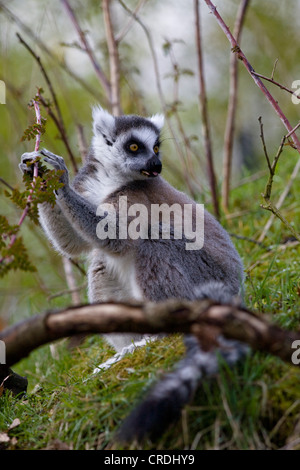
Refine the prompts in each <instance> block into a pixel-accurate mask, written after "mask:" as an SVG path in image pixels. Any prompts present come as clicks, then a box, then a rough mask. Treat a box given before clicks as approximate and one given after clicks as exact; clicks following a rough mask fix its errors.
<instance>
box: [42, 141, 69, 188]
mask: <svg viewBox="0 0 300 470" xmlns="http://www.w3.org/2000/svg"><path fill="white" fill-rule="evenodd" d="M41 154H42V156H43V157H44V161H45V162H46V163H49V164H50V165H52V166H53V167H54V168H55V170H63V172H64V173H63V175H62V176H61V177H60V181H61V182H62V183H64V184H68V182H69V177H68V175H69V172H68V169H67V167H66V164H65V161H64V159H63V158H62V157H59V156H58V155H55V154H54V153H52V152H49V150H46V149H43V150H41Z"/></svg>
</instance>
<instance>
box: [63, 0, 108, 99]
mask: <svg viewBox="0 0 300 470" xmlns="http://www.w3.org/2000/svg"><path fill="white" fill-rule="evenodd" d="M60 1H61V3H62V4H63V6H64V7H65V9H66V11H67V13H68V15H69V17H70V19H71V21H72V23H73V25H74V27H75V29H76V31H77V33H78V35H79V37H80V40H81V42H82V45H83V47H84V50H85V52H86V53H87V55H88V57H89V59H90V61H91V63H92V65H93V67H94V70H95V72H96V75H97V77H98V79H99V81H100V83H101V85H102V87H103V89H104V91H105V94H106V96H107V98H108V99H109V98H110V83H109V81H108V80H107V78H106V76H105V74H104V72H103V71H102V69H101V67H100V65H99V64H98V62H97V60H96V58H95V55H94V53H93V50H92V49H91V47H90V45H89V43H88V40H87V38H86V35H85V33H84V32H83V31H82V29H81V28H80V26H79V23H78V20H77V18H76V16H75V13H74V11H73V9H72V8H71V6H70V4H69V1H68V0H60Z"/></svg>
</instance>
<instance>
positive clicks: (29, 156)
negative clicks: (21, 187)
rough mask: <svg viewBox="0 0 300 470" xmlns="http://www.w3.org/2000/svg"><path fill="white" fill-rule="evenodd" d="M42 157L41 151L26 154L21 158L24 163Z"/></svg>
mask: <svg viewBox="0 0 300 470" xmlns="http://www.w3.org/2000/svg"><path fill="white" fill-rule="evenodd" d="M41 156H42V155H41V152H39V151H37V152H25V153H23V155H22V156H21V162H22V163H24V162H26V161H33V160H35V159H36V158H37V157H41Z"/></svg>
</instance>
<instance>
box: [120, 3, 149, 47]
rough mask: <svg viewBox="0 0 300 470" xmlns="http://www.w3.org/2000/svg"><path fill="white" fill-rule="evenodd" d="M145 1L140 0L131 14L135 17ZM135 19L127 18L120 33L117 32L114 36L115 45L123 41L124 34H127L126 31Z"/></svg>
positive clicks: (132, 17)
mask: <svg viewBox="0 0 300 470" xmlns="http://www.w3.org/2000/svg"><path fill="white" fill-rule="evenodd" d="M146 1H147V0H140V1H139V3H138V4H137V6H136V8H135V9H134V11H133V13H134V15H137V14H138V12H139V11H140V10H141V8H142V7H143V6H144V4H145V3H146ZM134 21H135V19H134V16H131V17H130V18H129V21H128V23H127V24H125V25H124V27H123V29H122V31H120V32H119V34H117V36H116V41H117V43H120V42H121V41H123V39H124V37H125V36H126V34H127V33H128V31H130V29H131V27H132V25H133V23H134Z"/></svg>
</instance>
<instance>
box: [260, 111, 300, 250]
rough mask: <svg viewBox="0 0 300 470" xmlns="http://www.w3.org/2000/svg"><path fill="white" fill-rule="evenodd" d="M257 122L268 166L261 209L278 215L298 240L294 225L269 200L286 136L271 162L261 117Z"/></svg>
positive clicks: (298, 236)
mask: <svg viewBox="0 0 300 470" xmlns="http://www.w3.org/2000/svg"><path fill="white" fill-rule="evenodd" d="M259 124H260V137H261V140H262V144H263V149H264V153H265V157H266V160H267V164H268V168H269V178H268V181H267V184H266V187H265V191H264V193H263V194H262V197H263V199H264V201H265V204H261V207H262V208H263V209H266V210H268V211H271V212H273V214H274V215H276V217H278V218H279V219H280V220H281V221H282V223H283V224H284V225H285V226H286V227H287V228H288V230H289V231H290V232H291V233H292V234H293V235H294V237H295V238H296V239H297V240H298V241H300V235H299V234H298V233H297V232H296V230H295V229H294V227H293V226H292V225H291V224H290V223H289V222H288V221H287V220H286V218H285V217H283V215H282V214H281V212H280V211H279V210H278V208H277V207H276V206H274V204H273V203H272V202H271V200H270V199H271V193H272V185H273V179H274V175H275V171H276V166H277V163H278V160H279V157H280V155H281V154H282V150H283V147H284V144H285V141H286V136H284V137H283V138H282V140H281V143H280V146H279V148H278V151H277V153H276V155H275V157H274V160H273V162H272V164H271V161H270V158H269V155H268V152H267V147H266V142H265V138H264V132H263V123H262V119H261V117H260V118H259Z"/></svg>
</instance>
